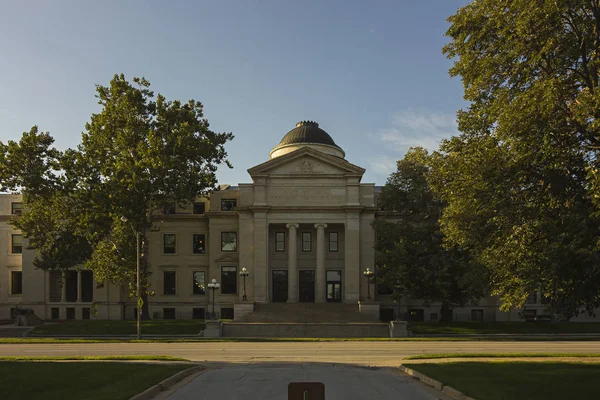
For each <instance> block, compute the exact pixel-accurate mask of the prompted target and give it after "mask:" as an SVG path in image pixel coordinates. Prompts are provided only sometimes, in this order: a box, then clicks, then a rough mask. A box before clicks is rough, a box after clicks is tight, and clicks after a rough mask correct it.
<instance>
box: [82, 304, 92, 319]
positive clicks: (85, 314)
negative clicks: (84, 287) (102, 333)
mask: <svg viewBox="0 0 600 400" xmlns="http://www.w3.org/2000/svg"><path fill="white" fill-rule="evenodd" d="M91 315H92V313H91V312H90V308H89V307H84V308H82V309H81V319H90V317H91Z"/></svg>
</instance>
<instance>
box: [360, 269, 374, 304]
mask: <svg viewBox="0 0 600 400" xmlns="http://www.w3.org/2000/svg"><path fill="white" fill-rule="evenodd" d="M363 275H364V276H365V277H366V278H367V300H371V278H372V277H373V275H375V272H373V271H371V270H370V269H369V268H367V269H366V271H365V272H363Z"/></svg>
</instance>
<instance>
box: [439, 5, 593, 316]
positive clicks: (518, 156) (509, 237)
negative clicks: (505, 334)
mask: <svg viewBox="0 0 600 400" xmlns="http://www.w3.org/2000/svg"><path fill="white" fill-rule="evenodd" d="M449 21H450V23H451V26H450V28H449V30H448V32H447V35H448V36H449V37H450V39H451V41H450V43H449V44H448V45H447V46H446V47H445V48H444V51H445V53H446V54H447V56H448V57H449V58H452V59H454V60H455V62H454V66H453V67H452V69H451V71H450V72H451V75H453V76H460V77H461V79H462V82H463V86H464V96H465V99H466V100H468V101H469V102H470V104H469V106H468V108H467V109H465V110H461V111H459V113H458V124H459V131H460V132H461V134H460V135H459V136H457V137H454V138H452V139H450V140H447V141H445V142H443V143H442V145H441V148H440V152H438V153H437V154H435V155H434V157H433V160H432V173H431V174H430V177H431V179H430V183H431V185H432V187H433V189H434V190H435V192H436V193H438V194H439V196H440V197H441V199H442V200H443V201H445V202H446V204H447V207H446V208H445V209H444V212H443V214H442V218H441V226H442V232H443V233H444V235H445V237H446V240H447V242H448V243H450V244H452V245H457V246H460V247H461V248H464V249H468V250H469V251H470V252H471V253H472V254H474V255H475V256H476V257H477V259H478V260H479V261H480V262H481V263H482V264H484V265H485V266H486V267H487V269H488V271H489V273H490V284H491V288H492V293H493V294H496V295H499V296H500V297H501V299H502V301H503V308H504V309H509V308H513V307H520V306H522V305H523V304H524V302H525V300H526V298H527V296H528V294H529V293H531V292H533V291H536V290H540V291H541V292H542V295H543V296H544V298H545V299H546V300H547V301H549V302H550V304H551V306H552V307H553V308H554V310H555V311H556V312H561V313H563V314H565V315H566V316H573V315H576V314H577V313H578V312H579V311H580V310H581V309H582V308H585V309H587V310H588V311H590V312H592V310H593V309H594V308H595V307H597V306H599V305H600V258H599V257H598V228H599V221H598V209H597V207H598V205H599V204H598V200H599V199H600V196H599V195H598V193H599V192H598V187H600V186H599V183H598V182H599V181H598V174H597V172H596V171H597V169H598V158H597V146H598V145H599V140H600V136H599V133H600V125H599V122H598V114H599V113H600V108H599V107H598V106H599V105H600V96H599V88H598V78H599V76H598V74H599V68H600V6H599V1H598V0H552V1H550V0H542V1H526V0H510V1H509V0H479V1H474V2H472V3H470V4H469V5H467V6H465V7H463V8H461V9H459V10H458V12H457V13H456V14H455V15H453V16H452V17H450V18H449Z"/></svg>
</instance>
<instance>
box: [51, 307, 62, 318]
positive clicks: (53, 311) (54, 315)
mask: <svg viewBox="0 0 600 400" xmlns="http://www.w3.org/2000/svg"><path fill="white" fill-rule="evenodd" d="M50 318H51V319H53V320H58V319H60V311H59V309H58V307H52V308H51V309H50Z"/></svg>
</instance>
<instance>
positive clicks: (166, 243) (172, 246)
mask: <svg viewBox="0 0 600 400" xmlns="http://www.w3.org/2000/svg"><path fill="white" fill-rule="evenodd" d="M176 252H177V236H176V235H175V234H174V233H165V234H164V235H163V253H164V254H175V253H176Z"/></svg>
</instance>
